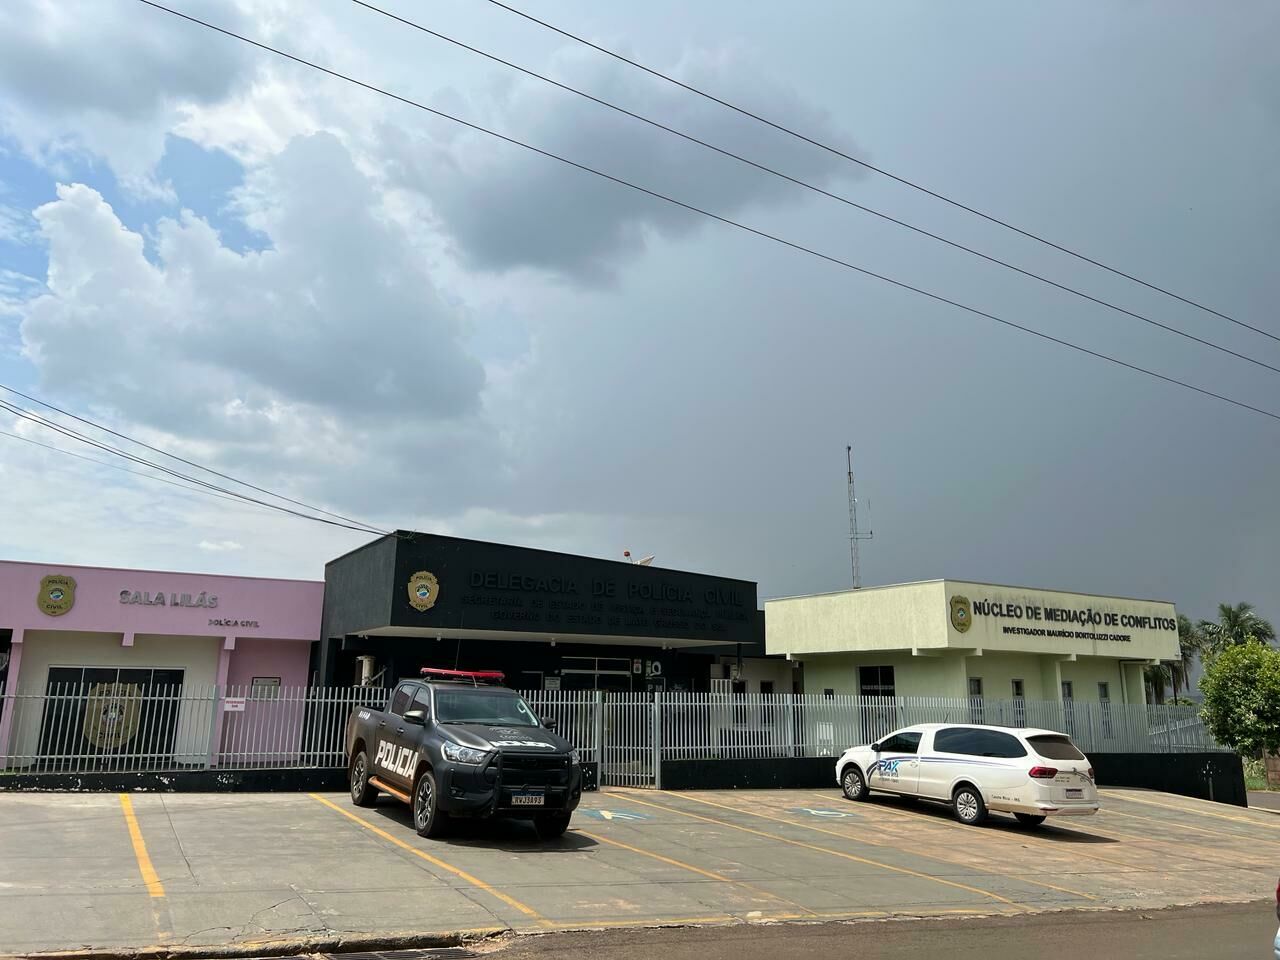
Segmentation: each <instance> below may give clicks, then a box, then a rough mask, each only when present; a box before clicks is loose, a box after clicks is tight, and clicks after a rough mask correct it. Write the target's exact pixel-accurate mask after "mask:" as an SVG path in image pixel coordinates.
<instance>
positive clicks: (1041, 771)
mask: <svg viewBox="0 0 1280 960" xmlns="http://www.w3.org/2000/svg"><path fill="white" fill-rule="evenodd" d="M1057 775H1058V770H1057V768H1056V767H1032V768H1031V770H1030V772H1029V773H1028V774H1027V776H1029V777H1030V778H1031V779H1032V780H1052V779H1053V778H1054V777H1056V776H1057Z"/></svg>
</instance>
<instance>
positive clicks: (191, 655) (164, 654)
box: [9, 630, 221, 762]
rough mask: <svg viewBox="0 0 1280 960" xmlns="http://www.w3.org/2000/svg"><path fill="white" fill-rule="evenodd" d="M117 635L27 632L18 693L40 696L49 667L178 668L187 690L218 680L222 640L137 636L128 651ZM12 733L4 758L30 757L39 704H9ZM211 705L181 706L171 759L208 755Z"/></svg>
mask: <svg viewBox="0 0 1280 960" xmlns="http://www.w3.org/2000/svg"><path fill="white" fill-rule="evenodd" d="M121 639H122V635H121V634H101V633H86V632H77V631H64V630H56V631H54V630H29V631H27V634H26V638H25V642H24V643H23V656H22V689H23V691H25V692H28V693H31V694H43V693H44V691H45V687H46V684H47V682H48V677H49V668H50V667H51V666H55V667H63V666H65V667H85V666H92V667H136V668H142V667H177V668H181V669H183V670H184V671H185V674H184V676H183V682H184V684H185V685H186V687H187V689H188V690H189V689H191V688H192V687H206V686H212V685H213V684H214V683H215V682H216V680H217V674H218V658H219V653H220V646H221V640H220V639H219V638H216V637H173V636H156V635H147V634H137V635H136V636H135V637H134V638H133V646H131V647H125V646H122V645H121ZM12 706H15V707H16V708H15V709H14V711H13V717H14V719H13V728H12V731H11V733H10V737H11V739H10V741H9V743H10V750H9V753H10V754H12V755H16V756H22V755H27V754H32V753H34V752H36V751H37V750H38V749H39V745H40V725H41V721H42V719H43V703H42V701H41V700H40V699H31V700H19V701H17V702H16V704H14V705H12ZM211 718H212V705H211V704H209V703H207V702H186V703H184V704H183V707H182V710H181V711H180V712H179V714H178V718H177V730H176V734H175V737H174V745H173V753H174V755H175V756H182V757H188V758H190V760H191V762H199V761H200V760H201V759H203V758H204V757H205V756H207V752H208V748H207V745H208V738H209V723H210V720H211Z"/></svg>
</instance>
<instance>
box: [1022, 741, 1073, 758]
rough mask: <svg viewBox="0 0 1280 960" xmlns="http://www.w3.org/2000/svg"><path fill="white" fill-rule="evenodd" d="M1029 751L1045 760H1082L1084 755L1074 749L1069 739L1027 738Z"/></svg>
mask: <svg viewBox="0 0 1280 960" xmlns="http://www.w3.org/2000/svg"><path fill="white" fill-rule="evenodd" d="M1027 743H1029V744H1031V749H1033V750H1035V752H1036V753H1038V754H1040V756H1042V757H1044V758H1045V759H1046V760H1083V759H1084V754H1083V753H1081V752H1080V751H1079V750H1077V749H1076V745H1075V744H1074V743H1072V742H1071V738H1070V737H1051V736H1039V737H1027Z"/></svg>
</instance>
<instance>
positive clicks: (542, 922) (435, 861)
mask: <svg viewBox="0 0 1280 960" xmlns="http://www.w3.org/2000/svg"><path fill="white" fill-rule="evenodd" d="M308 796H309V797H311V799H312V800H316V801H318V802H320V803H323V804H324V805H325V806H326V807H328V808H329V809H331V810H336V811H337V812H338V813H340V814H342V815H343V816H344V817H347V818H349V819H351V820H354V821H355V822H356V823H358V824H360V826H362V827H364V828H365V829H366V830H369V831H371V832H373V833H374V834H376V835H377V836H379V837H381V838H382V839H383V840H386V841H387V842H388V843H393V844H395V845H396V846H397V847H399V848H400V849H401V850H405V851H407V852H408V853H411V854H413V855H414V856H415V857H418V858H419V859H421V860H425V861H427V863H429V864H431V865H432V866H436V867H439V868H440V869H441V870H447V871H448V872H449V873H452V874H453V875H454V876H455V877H458V878H460V879H462V880H465V881H466V882H467V883H469V884H471V885H472V886H473V887H475V888H477V889H478V890H483V891H484V892H485V893H487V894H489V896H491V897H495V898H497V899H498V900H501V901H502V902H503V903H505V904H506V905H507V906H509V907H514V908H515V909H516V910H519V911H520V912H521V913H523V914H524V915H525V916H526V917H529V918H530V919H532V920H536V921H537V922H538V925H539V926H543V927H553V926H555V924H553V923H552V922H551V921H550V920H548V919H547V918H546V917H544V916H542V914H540V913H538V911H537V910H535V909H533V907H531V906H529V905H528V904H527V903H521V902H520V901H519V900H517V899H516V898H515V897H511V896H508V895H507V894H505V893H503V892H502V891H501V890H498V889H495V888H494V887H492V886H490V885H489V884H487V883H485V882H484V881H483V880H481V879H480V878H479V877H477V876H473V875H472V874H470V873H467V871H465V870H463V869H461V868H459V867H455V866H454V865H453V864H451V863H446V862H445V861H443V860H441V859H440V858H439V857H433V856H432V855H431V854H429V853H427V852H426V851H425V850H419V849H418V848H417V847H415V846H414V845H413V844H411V843H405V842H404V841H403V840H401V839H400V838H399V837H397V836H395V835H393V834H390V833H387V831H385V830H383V829H382V828H381V827H379V826H376V825H374V824H372V823H370V822H369V821H368V820H366V819H364V818H363V817H358V816H356V815H355V814H354V813H352V812H351V811H350V810H344V809H343V808H342V807H340V806H338V805H337V804H336V803H334V802H332V801H331V800H327V799H325V798H324V797H322V796H320V795H319V794H318V793H311V794H308Z"/></svg>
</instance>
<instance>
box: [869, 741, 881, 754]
mask: <svg viewBox="0 0 1280 960" xmlns="http://www.w3.org/2000/svg"><path fill="white" fill-rule="evenodd" d="M871 750H872V752H873V753H879V752H880V744H878V743H873V744H872V745H871Z"/></svg>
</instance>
